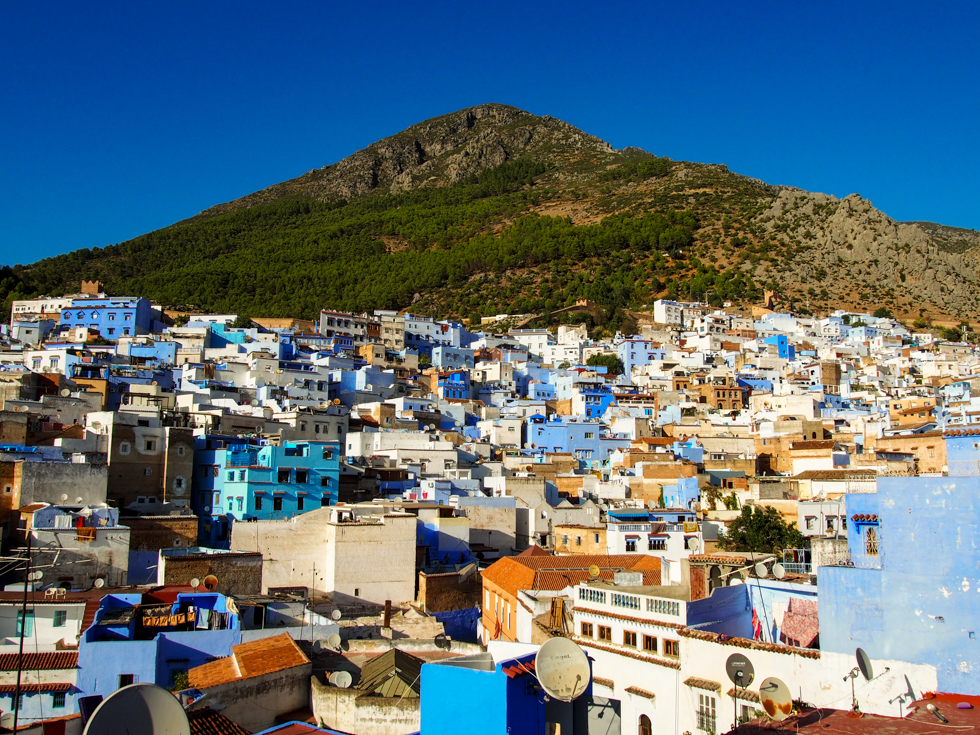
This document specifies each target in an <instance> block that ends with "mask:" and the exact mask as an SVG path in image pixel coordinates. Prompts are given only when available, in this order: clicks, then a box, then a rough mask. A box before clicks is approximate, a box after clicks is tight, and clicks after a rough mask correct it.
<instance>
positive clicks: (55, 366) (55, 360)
mask: <svg viewBox="0 0 980 735" xmlns="http://www.w3.org/2000/svg"><path fill="white" fill-rule="evenodd" d="M58 362H59V358H57V357H52V358H51V359H50V360H48V364H49V365H50V366H51V369H52V370H57V369H58ZM932 456H933V457H935V456H936V455H935V453H933V455H932Z"/></svg>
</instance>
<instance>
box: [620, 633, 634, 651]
mask: <svg viewBox="0 0 980 735" xmlns="http://www.w3.org/2000/svg"><path fill="white" fill-rule="evenodd" d="M623 645H624V646H631V647H632V648H636V633H634V632H633V631H632V630H624V631H623Z"/></svg>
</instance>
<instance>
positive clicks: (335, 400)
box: [333, 398, 340, 406]
mask: <svg viewBox="0 0 980 735" xmlns="http://www.w3.org/2000/svg"><path fill="white" fill-rule="evenodd" d="M333 405H335V406H339V405H340V399H339V398H334V399H333Z"/></svg>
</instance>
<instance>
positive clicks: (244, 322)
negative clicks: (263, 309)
mask: <svg viewBox="0 0 980 735" xmlns="http://www.w3.org/2000/svg"><path fill="white" fill-rule="evenodd" d="M229 326H230V327H231V328H232V329H251V328H252V317H250V316H248V315H246V314H239V315H238V316H236V317H235V319H234V320H233V321H232V323H231V324H230V325H229Z"/></svg>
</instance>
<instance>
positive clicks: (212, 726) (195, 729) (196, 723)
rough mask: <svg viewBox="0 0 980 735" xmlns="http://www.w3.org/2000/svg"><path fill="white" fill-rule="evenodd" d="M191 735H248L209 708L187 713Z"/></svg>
mask: <svg viewBox="0 0 980 735" xmlns="http://www.w3.org/2000/svg"><path fill="white" fill-rule="evenodd" d="M187 719H188V720H189V721H190V723H191V735H249V731H248V730H246V729H245V728H244V727H242V726H241V725H238V724H237V723H235V722H232V721H231V720H229V719H228V718H227V717H225V716H224V715H223V714H221V713H220V712H215V711H214V710H213V709H211V708H210V707H205V708H203V709H197V710H192V711H190V712H188V713H187Z"/></svg>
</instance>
